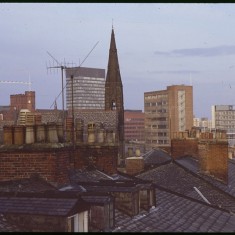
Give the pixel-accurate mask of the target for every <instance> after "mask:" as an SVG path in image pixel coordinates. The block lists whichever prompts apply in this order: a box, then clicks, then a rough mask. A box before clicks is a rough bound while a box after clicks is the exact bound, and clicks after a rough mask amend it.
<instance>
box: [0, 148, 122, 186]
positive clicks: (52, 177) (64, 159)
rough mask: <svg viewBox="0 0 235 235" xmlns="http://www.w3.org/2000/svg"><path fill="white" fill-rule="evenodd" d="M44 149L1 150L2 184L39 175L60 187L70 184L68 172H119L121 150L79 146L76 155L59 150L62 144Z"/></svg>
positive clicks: (0, 173)
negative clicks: (90, 169)
mask: <svg viewBox="0 0 235 235" xmlns="http://www.w3.org/2000/svg"><path fill="white" fill-rule="evenodd" d="M34 146H37V147H34ZM39 146H40V147H39ZM45 146H48V145H44V144H40V145H33V144H32V145H30V146H27V145H26V146H25V147H23V148H21V147H22V146H21V147H18V146H14V145H11V146H4V148H1V149H0V181H7V180H14V179H21V178H29V177H30V176H31V175H32V174H35V173H37V174H39V175H40V176H41V177H42V178H43V179H45V180H46V181H48V182H50V183H52V184H53V185H55V186H57V185H62V184H66V183H69V176H68V170H69V169H73V168H76V169H81V168H85V167H87V166H88V165H91V164H94V165H95V166H96V167H97V169H99V170H101V171H104V172H106V173H108V174H115V173H116V172H117V158H118V146H108V145H107V146H95V145H82V146H76V149H75V150H74V151H73V147H71V146H70V147H59V146H60V144H52V145H51V148H46V147H45ZM53 146H54V147H53Z"/></svg>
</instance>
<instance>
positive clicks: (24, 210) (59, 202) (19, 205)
mask: <svg viewBox="0 0 235 235" xmlns="http://www.w3.org/2000/svg"><path fill="white" fill-rule="evenodd" d="M0 201H1V203H0V213H2V214H4V213H14V214H15V213H16V214H31V215H53V216H68V215H70V214H73V213H72V212H73V210H74V208H75V207H76V206H77V204H78V199H75V198H32V197H7V196H1V197H0Z"/></svg>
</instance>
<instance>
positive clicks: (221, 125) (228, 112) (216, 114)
mask: <svg viewBox="0 0 235 235" xmlns="http://www.w3.org/2000/svg"><path fill="white" fill-rule="evenodd" d="M211 116H212V128H215V129H219V130H225V131H226V132H227V138H228V142H229V145H230V146H233V145H235V107H234V105H213V106H212V107H211Z"/></svg>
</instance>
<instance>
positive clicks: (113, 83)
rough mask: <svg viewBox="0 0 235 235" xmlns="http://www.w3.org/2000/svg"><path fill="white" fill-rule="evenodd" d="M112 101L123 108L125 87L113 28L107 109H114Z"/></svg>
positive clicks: (107, 84) (107, 86)
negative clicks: (123, 87) (123, 86)
mask: <svg viewBox="0 0 235 235" xmlns="http://www.w3.org/2000/svg"><path fill="white" fill-rule="evenodd" d="M112 102H115V104H116V107H117V108H119V109H123V89H122V80H121V74H120V69H119V63H118V55H117V48H116V42H115V36H114V30H113V28H112V33H111V41H110V49H109V61H108V71H107V75H106V83H105V109H106V110H112V109H113V108H114V107H112Z"/></svg>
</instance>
